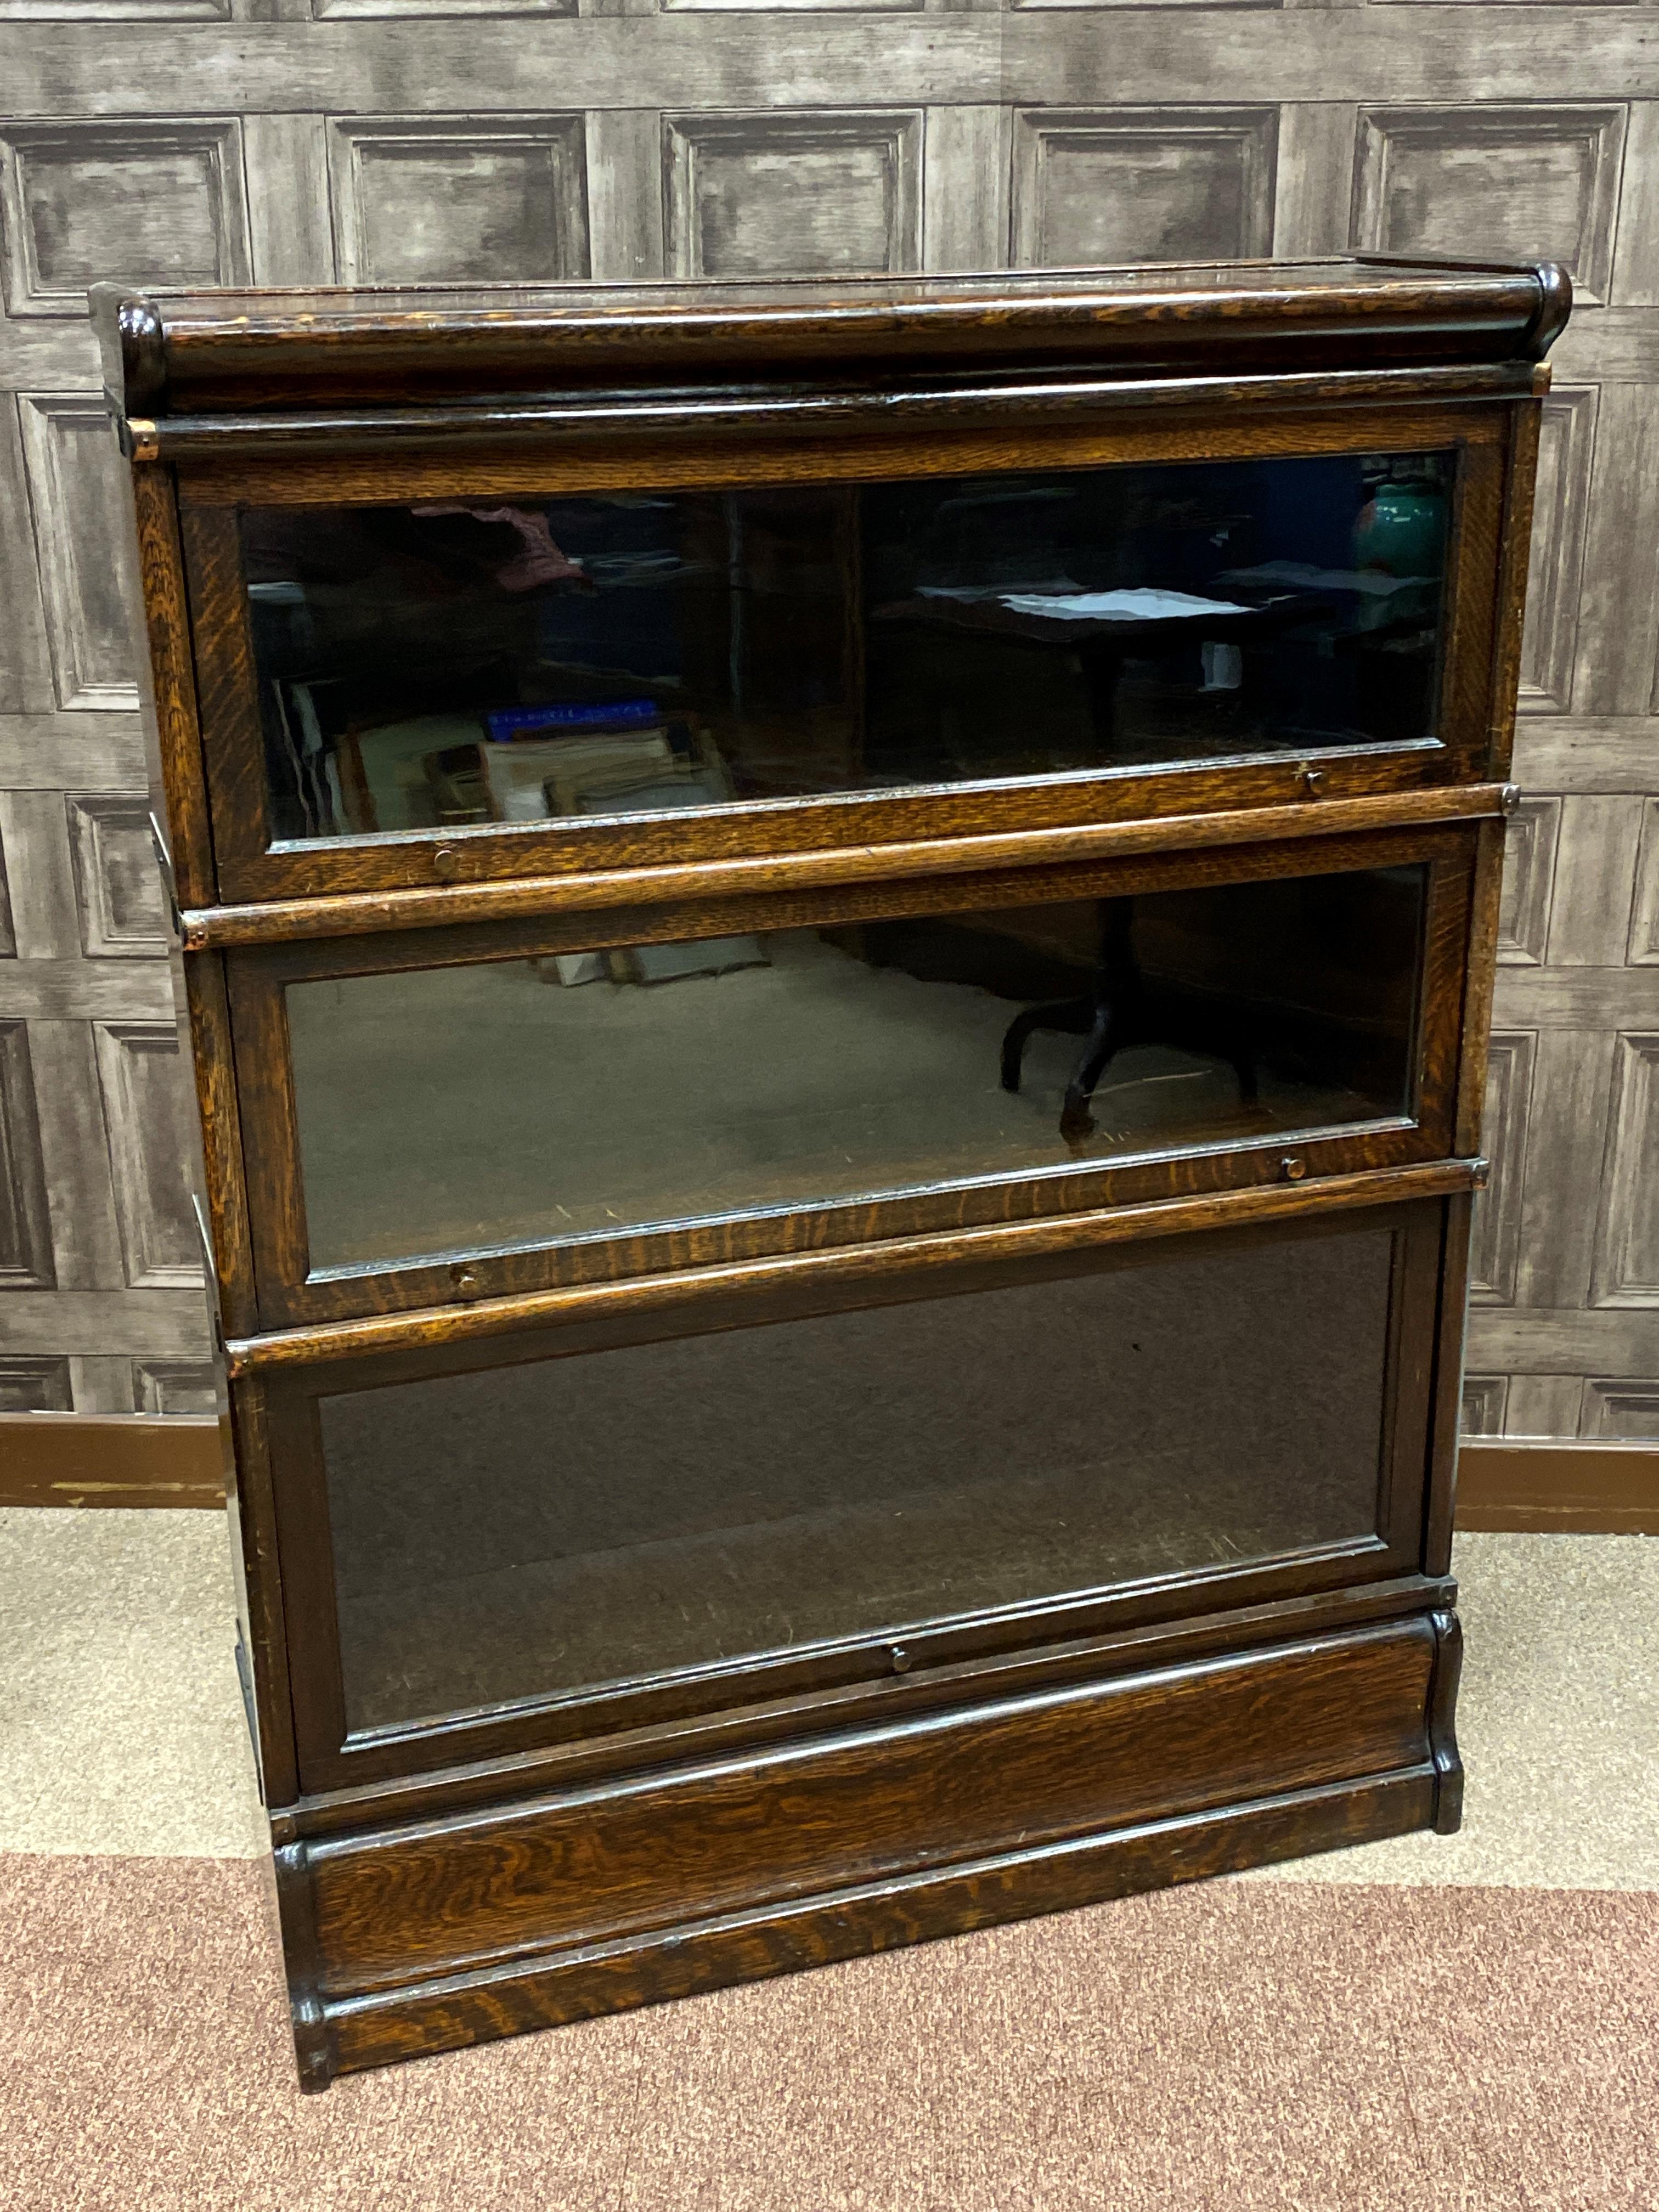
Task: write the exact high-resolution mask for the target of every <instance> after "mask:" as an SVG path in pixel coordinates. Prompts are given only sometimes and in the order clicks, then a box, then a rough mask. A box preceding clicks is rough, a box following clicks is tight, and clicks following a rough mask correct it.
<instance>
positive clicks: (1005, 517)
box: [242, 453, 1451, 838]
mask: <svg viewBox="0 0 1659 2212" xmlns="http://www.w3.org/2000/svg"><path fill="white" fill-rule="evenodd" d="M1450 466H1451V464H1450V459H1449V456H1447V455H1443V454H1434V453H1423V454H1413V455H1406V456H1395V457H1389V456H1386V455H1383V456H1373V457H1370V458H1365V457H1362V456H1358V455H1340V456H1334V457H1329V458H1322V459H1286V460H1253V461H1229V462H1180V463H1169V464H1163V465H1146V466H1136V467H1129V468H1118V469H1097V470H1074V471H1048V472H1046V473H1035V472H1025V473H1019V474H1013V473H1010V474H1006V475H999V476H989V477H950V478H944V479H933V480H928V481H925V482H918V483H886V484H873V485H869V486H865V487H858V486H836V485H825V486H810V485H809V486H801V487H798V488H782V489H753V490H745V491H738V492H731V493H714V492H683V493H673V494H667V493H665V494H661V495H656V494H649V493H644V492H627V493H612V494H606V495H598V494H594V495H585V496H582V497H572V498H567V499H553V500H539V501H513V502H507V503H496V504H490V503H489V502H484V501H478V502H467V501H434V502H428V503H426V504H422V505H416V506H411V507H328V508H317V507H306V508H300V507H291V508H283V509H274V510H271V509H256V510H253V511H251V512H249V513H245V514H244V516H243V518H242V543H243V557H244V562H245V567H246V576H247V581H248V591H249V595H250V601H251V618H252V635H253V646H254V655H255V659H256V662H257V665H258V676H259V691H260V705H261V714H262V718H263V721H264V732H265V750H266V769H267V776H268V782H269V795H270V823H271V829H272V833H273V835H274V836H276V837H278V838H308V837H319V836H364V835H367V834H372V833H374V832H375V831H388V830H399V829H401V830H410V829H435V828H442V827H447V826H452V825H458V824H465V823H489V822H527V821H542V820H547V819H550V818H554V817H569V816H588V815H596V814H598V815H617V814H641V813H647V814H652V813H657V814H659V813H663V812H665V811H672V810H674V809H676V808H681V807H687V806H704V807H706V806H710V805H721V804H726V803H729V802H731V801H733V800H738V801H741V800H753V799H784V798H798V797H801V796H805V795H810V794H811V793H826V792H842V791H856V790H885V789H890V788H895V787H903V786H914V785H918V784H936V783H954V782H961V781H976V780H986V779H996V778H1006V777H1011V776H1028V775H1046V774H1050V773H1058V772H1065V771H1067V770H1072V771H1076V770H1082V769H1103V768H1112V767H1124V766H1131V765H1134V764H1146V763H1158V762H1169V761H1177V760H1202V759H1212V758H1217V757H1223V756H1227V755H1232V754H1237V753H1240V752H1261V751H1263V750H1266V751H1272V750H1275V749H1279V748H1285V747H1294V748H1296V749H1297V750H1310V749H1316V748H1323V747H1328V746H1332V745H1348V744H1371V743H1377V742H1382V741H1395V740H1403V739H1412V738H1422V737H1425V736H1428V735H1431V734H1432V733H1433V726H1434V697H1435V684H1436V678H1437V661H1438V635H1439V625H1440V617H1441V602H1442V580H1443V566H1444V554H1445V538H1446V513H1447V498H1448V493H1449V483H1450Z"/></svg>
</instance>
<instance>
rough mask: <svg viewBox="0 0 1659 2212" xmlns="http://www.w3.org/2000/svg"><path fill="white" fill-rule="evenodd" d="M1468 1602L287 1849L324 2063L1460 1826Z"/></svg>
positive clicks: (289, 1905) (393, 2056) (293, 1924)
mask: <svg viewBox="0 0 1659 2212" xmlns="http://www.w3.org/2000/svg"><path fill="white" fill-rule="evenodd" d="M1456 1651H1457V1624H1456V1621H1455V1616H1453V1615H1452V1614H1450V1613H1434V1614H1419V1615H1417V1616H1415V1617H1413V1618H1412V1619H1409V1620H1403V1621H1398V1620H1397V1621H1394V1622H1390V1623H1388V1624H1386V1625H1383V1626H1375V1627H1368V1628H1362V1629H1354V1630H1349V1631H1346V1632H1332V1633H1328V1634H1325V1635H1319V1636H1310V1637H1304V1638H1298V1639H1297V1641H1295V1642H1293V1643H1290V1642H1285V1643H1279V1644H1272V1645H1269V1646H1267V1647H1265V1648H1260V1649H1255V1650H1245V1651H1239V1652H1235V1653H1229V1654H1225V1655H1224V1656H1220V1657H1210V1658H1206V1659H1202V1660H1198V1661H1194V1662H1187V1663H1185V1664H1183V1665H1179V1666H1170V1667H1165V1668H1159V1669H1157V1670H1154V1671H1148V1672H1142V1673H1139V1674H1128V1675H1124V1674H1118V1675H1115V1676H1114V1677H1111V1678H1110V1679H1107V1680H1081V1681H1076V1682H1073V1683H1071V1684H1068V1685H1066V1686H1064V1687H1061V1688H1059V1689H1053V1688H1050V1689H1047V1690H1045V1691H1044V1692H1042V1693H1040V1694H1037V1695H1031V1696H1024V1697H1020V1698H1014V1699H1008V1698H1003V1699H997V1700H994V1701H985V1702H981V1703H976V1704H957V1705H951V1706H950V1707H948V1708H945V1709H944V1710H941V1711H936V1712H932V1713H929V1714H927V1715H926V1716H924V1717H921V1718H920V1719H917V1718H911V1719H908V1720H907V1721H906V1722H904V1723H902V1724H898V1725H893V1726H888V1727H883V1728H878V1729H861V1730H859V1731H856V1732H847V1733H842V1734H838V1735H822V1736H817V1737H809V1736H805V1735H803V1737H802V1738H801V1739H799V1740H797V1741H793V1742H788V1743H785V1744H782V1745H772V1746H769V1747H767V1748H766V1749H765V1750H764V1751H763V1752H761V1753H757V1754H755V1755H753V1756H751V1757H749V1758H747V1759H725V1760H721V1761H720V1762H718V1763H703V1764H699V1765H684V1766H680V1767H666V1768H658V1769H656V1770H654V1771H650V1772H647V1773H634V1774H630V1775H626V1776H622V1777H618V1778H614V1779H612V1780H610V1781H608V1782H605V1783H602V1784H598V1785H588V1786H585V1787H583V1788H581V1789H573V1790H564V1791H560V1792H557V1793H553V1794H549V1795H545V1796H540V1797H538V1798H537V1799H535V1800H533V1801H529V1802H518V1803H512V1804H502V1805H501V1806H496V1807H487V1808H483V1809H482V1810H480V1811H477V1812H472V1813H469V1814H462V1815H458V1816H455V1817H453V1818H448V1819H441V1820H431V1821H428V1822H425V1823H410V1824H407V1825H405V1826H400V1827H398V1828H384V1829H380V1830H374V1831H369V1832H359V1833H355V1834H346V1835H331V1836H329V1837H327V1838H325V1839H323V1840H321V1841H318V1842H313V1843H309V1844H307V1843H303V1842H301V1843H291V1844H286V1845H284V1846H283V1848H282V1849H281V1850H278V1852H277V1854H276V1866H277V1889H278V1897H279V1900H280V1903H281V1907H282V1918H283V1940H284V1944H285V1948H286V1950H287V1955H288V1968H289V1985H290V1992H291V1996H292V2000H293V2008H294V2021H295V2042H296V2047H297V2051H298V2057H299V2062H300V2072H301V2082H302V2085H303V2086H304V2087H307V2088H308V2089H320V2088H325V2087H327V2086H328V2084H329V2082H330V2081H331V2080H332V2079H333V2078H334V2076H335V2075H337V2074H339V2073H343V2072H349V2071H352V2070H355V2069H360V2068H364V2067H369V2066H376V2065H382V2064H386V2063H391V2062H392V2061H396V2060H400V2059H404V2058H410V2057H420V2056H422V2055H424V2054H427V2053H430V2052H435V2051H446V2050H452V2049H455V2048H458V2047H459V2046H461V2045H467V2044H471V2043H478V2042H484V2041H489V2040H491V2039H494V2038H495V2037H498V2036H505V2035H513V2034H517V2033H521V2032H522V2031H524V2030H526V2029H528V2028H534V2027H555V2026H559V2025H562V2024H564V2023H567V2022H569V2021H576V2020H580V2019H586V2018H589V2017H592V2016H593V2015H598V2014H602V2013H608V2012H614V2011H621V2010H624V2009H626V2008H629V2007H631V2006H634V2005H640V2004H648V2003H653V2002H660V2001H663V2000H665V1999H668V1998H672V1997H682V1996H694V1995H696V1994H698V1993H700V1992H702V1991H706V1990H713V1989H718V1988H720V1987H722V1986H724V1985H726V1984H729V1983H734V1982H742V1981H750V1980H759V1979H762V1978H766V1977H768V1976H770V1975H774V1974H782V1973H790V1972H796V1971H798V1970H799V1969H801V1968H804V1967H808V1966H820V1965H825V1964H829V1963H830V1962H831V1961H834V1960H842V1959H848V1958H852V1957H855V1956H859V1955H862V1954H869V1953H873V1952H878V1951H885V1950H891V1949H896V1948H899V1947H900V1946H902V1945H904V1944H908V1943H916V1942H925V1941H927V1940H929V1939H930V1938H933V1937H935V1936H949V1935H956V1934H960V1933H963V1932H965V1931H967V1930H969V1929H975V1928H982V1927H987V1926H992V1925H994V1924H995V1923H1000V1922H1004V1921H1010V1920H1017V1919H1021V1918H1027V1917H1032V1916H1034V1915H1036V1914H1039V1913H1044V1912H1052V1911H1061V1910H1064V1909H1066V1908H1067V1907H1070V1906H1075V1905H1085V1904H1094V1903H1099V1902H1102V1901H1103V1900H1106V1899H1112V1898H1116V1897H1121V1896H1127V1895H1129V1894H1131V1893H1133V1892H1136V1891H1139V1890H1146V1889H1152V1888H1157V1887H1162V1886H1164V1885H1167V1884H1170V1883H1174V1882H1177V1881H1194V1880H1197V1879H1199V1878H1200V1877H1203V1876H1206V1875H1216V1874H1225V1873H1230V1872H1233V1871H1236V1870H1237V1869H1241V1868H1244V1867H1248V1866H1254V1865H1259V1864H1263V1863H1268V1862H1271V1861H1273V1860H1276V1859H1284V1858H1293V1857H1299V1856H1302V1855H1303V1854H1305V1853H1309V1852H1312V1851H1316V1850H1333V1849H1335V1848H1338V1847H1340V1846H1341V1845H1344V1844H1355V1843H1362V1842H1365V1841H1368V1840H1370V1839H1371V1838H1376V1837H1380V1836H1385V1835H1399V1834H1403V1833H1406V1832H1408V1831H1410V1830H1413V1829H1418V1828H1427V1827H1436V1828H1440V1829H1442V1830H1446V1829H1449V1828H1451V1827H1455V1826H1456V1822H1457V1814H1458V1792H1459V1784H1460V1783H1461V1770H1460V1769H1459V1766H1458V1763H1457V1754H1456V1749H1455V1741H1454V1738H1453V1735H1452V1729H1451V1717H1452V1715H1451V1707H1452V1701H1453V1699H1454V1697H1455V1674H1456Z"/></svg>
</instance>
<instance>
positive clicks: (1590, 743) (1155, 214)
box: [0, 0, 1659, 1437]
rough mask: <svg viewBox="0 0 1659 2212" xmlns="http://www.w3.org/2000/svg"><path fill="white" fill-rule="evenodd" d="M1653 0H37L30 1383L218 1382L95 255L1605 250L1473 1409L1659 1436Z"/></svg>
mask: <svg viewBox="0 0 1659 2212" xmlns="http://www.w3.org/2000/svg"><path fill="white" fill-rule="evenodd" d="M1656 20H1659V18H1656V15H1655V12H1654V9H1652V8H1651V7H1632V8H1622V7H1617V6H1605V5H1598V4H1583V5H1578V6H1565V7H1558V6H1548V5H1546V6H1519V7H1510V8H1505V7H1497V6H1488V5H1485V4H1481V3H1480V0H1464V3H1463V4H1453V5H1447V6H1437V5H1424V4H1417V0H1360V4H1357V5H1347V6H1339V7H1329V8H1324V7H1318V6H1315V7H1305V8H1304V7H1289V8H1278V7H1272V6H1261V7H1257V6H1249V5H1244V6H1231V7H1227V6H1218V7H1212V6H1206V5H1203V4H1197V5H1175V6H1170V7H1164V8H1157V7H1151V8H1148V7H1124V6H1117V5H1104V6H1096V5H1089V4H1082V5H1077V4H1044V0H1028V3H1027V4H1012V5H1010V6H1007V7H1006V8H1003V9H997V8H995V7H980V6H976V5H974V4H971V0H969V4H968V5H957V4H949V0H946V3H945V4H940V0H873V3H872V4H869V5H866V6H862V7H860V6H856V5H846V4H840V0H823V4H815V0H793V4H785V5H782V6H777V7H774V8H771V9H755V8H747V7H744V6H743V5H742V4H733V0H594V4H590V0H0V215H3V303H4V316H3V320H0V386H3V403H0V857H3V887H0V1156H3V1174H0V1407H75V1408H79V1409H82V1410H85V1411H131V1410H133V1409H135V1408H136V1409H139V1410H143V1409H153V1410H160V1411H163V1412H173V1411H183V1410H190V1409H194V1408H198V1407H203V1406H204V1405H205V1404H206V1403H207V1401H208V1377H207V1371H206V1369H205V1366H204V1344H205V1332H204V1317H203V1306H202V1300H201V1297H200V1294H199V1291H198V1288H197V1264H196V1260H195V1253H194V1239H193V1235H192V1231H191V1225H190V1218H189V1213H188V1209H187V1206H186V1201H185V1193H184V1188H183V1184H182V1180H181V1175H180V1167H179V1163H180V1160H181V1158H182V1157H183V1154H184V1150H185V1147H184V1146H183V1144H182V1142H181V1139H180V1129H181V1125H182V1121H183V1117H184V1115H185V1111H186V1107H185V1087H184V1084H183V1082H182V1080H181V1071H180V1069H179V1064H178V1060H177V1057H176V1053H175V1048H174V1043H173V1029H172V1006H171V1000H170V994H169V985H168V975H167V966H166V963H165V960H164V958H163V953H164V939H163V932H164V928H165V921H164V917H163V915H162V911H161V902H160V899H159V896H158V893H157V889H156V885H155V876H154V871H153V868H152V866H151V862H150V858H149V848H148V842H147V839H146V835H145V830H144V808H143V803H142V799H141V790H142V780H143V779H142V771H141V766H140V745H139V735H138V726H137V715H136V712H135V703H136V702H135V693H134V690H133V683H132V656H131V643H130V641H129V638H128V635H127V629H126V623H125V617H124V615H123V611H122V599H121V594H120V592H119V591H118V575H117V574H116V572H115V564H116V562H118V559H119V558H120V557H121V550H120V547H121V525H120V522H119V519H118V516H119V509H118V501H117V497H116V477H115V473H114V472H115V469H116V466H117V462H116V456H115V450H114V447H113V443H112V440H111V438H110V437H109V435H108V433H107V431H106V428H105V425H104V422H103V417H102V413H101V410H100V405H99V403H98V400H97V398H96V387H97V381H98V379H97V371H96V368H95V366H94V352H93V348H92V345H91V343H90V340H89V338H88V333H87V331H86V330H85V328H84V326H83V323H82V313H83V308H82V294H83V291H84V288H85V286H86V285H87V283H88V281H89V280H91V279H92V278H94V277H96V276H121V277H125V278H129V279H134V280H138V281H145V280H149V281H157V282H160V281H167V282H172V283H178V282H181V281H182V282H191V283H216V282H224V283H240V282H244V281H246V280H248V279H250V278H252V280H254V281H255V282H258V283H271V284H295V283H315V282H324V283H327V282H332V281H336V280H340V281H348V282H349V281H360V282H366V283H380V282H387V281H404V280H422V279H427V280H437V279H447V278H454V277H545V278H557V277H566V276H586V275H589V274H592V275H593V276H607V277H626V276H648V275H653V274H656V273H659V272H661V271H667V272H669V273H671V274H673V275H678V276H721V275H727V274H747V273H751V272H757V271H764V270H781V269H787V270H799V269H811V268H882V269H890V270H910V269H956V268H969V267H975V266H980V267H984V266H993V265H1000V264H1004V263H1008V262H1012V263H1015V264H1021V265H1036V264H1043V263H1050V264H1057V263H1076V262H1079V261H1091V260H1123V259H1147V258H1151V259H1160V258H1170V257H1181V256H1211V255H1233V254H1260V253H1264V252H1279V253H1281V254H1304V255H1305V254H1314V253H1322V252H1328V251H1331V250H1334V249H1340V248H1341V247H1343V246H1347V245H1349V244H1351V243H1352V244H1358V245H1363V246H1393V247H1399V248H1413V247H1417V248H1428V249H1432V250H1436V251H1451V252H1475V251H1486V250H1493V251H1502V252H1513V253H1516V254H1526V255H1534V254H1538V253H1541V252H1544V253H1549V254H1553V255H1554V256H1556V257H1558V258H1560V259H1562V260H1564V261H1565V262H1566V263H1568V264H1570V265H1571V268H1572V270H1573V271H1574V273H1575V276H1576V279H1577V286H1578V298H1579V301H1580V306H1579V309H1578V312H1577V316H1576V317H1575V319H1574V322H1573V325H1572V327H1571V331H1570V332H1569V334H1568V336H1567V337H1566V339H1565V342H1564V343H1563V344H1562V345H1561V346H1560V347H1559V349H1557V354H1556V390H1555V393H1554V396H1553V398H1552V399H1551V401H1550V403H1549V407H1548V413H1547V420H1546V427H1545V435H1544V441H1543V475H1542V482H1541V490H1540V497H1539V501H1538V517H1537V529H1536V544H1535V551H1534V562H1535V576H1534V593H1533V604H1532V610H1531V617H1530V623H1529V629H1528V645H1527V656H1526V671H1525V689H1524V697H1523V710H1524V715H1525V720H1524V721H1523V724H1522V737H1521V741H1520V745H1519V751H1518V763H1517V774H1518V777H1519V780H1520V781H1521V782H1522V785H1523V787H1524V788H1525V790H1526V793H1527V798H1526V801H1525V804H1524V805H1523V807H1522V811H1521V814H1520V816H1519V817H1518V819H1517V821H1516V824H1515V828H1514V846H1513V853H1512V859H1511V866H1510V876H1509V880H1508V884H1507V906H1506V912H1505V930H1504V954H1503V957H1504V971H1503V975H1502V979H1501V981H1500V985H1499V991H1498V1022H1497V1035H1496V1036H1495V1039H1494V1042H1493V1048H1492V1149H1493V1152H1494V1155H1495V1158H1496V1162H1497V1170H1496V1173H1495V1176H1494V1179H1493V1183H1492V1190H1491V1192H1490V1193H1489V1194H1488V1195H1487V1197H1486V1199H1485V1200H1483V1202H1482V1208H1481V1213H1480V1230H1479V1255H1478V1262H1477V1270H1476V1272H1477V1279H1478V1283H1479V1288H1478V1290H1477V1292H1476V1310H1475V1311H1474V1316H1473V1317H1472V1323H1471V1339H1470V1346H1471V1356H1470V1366H1471V1369H1472V1376H1471V1381H1470V1384H1469V1414H1468V1425H1469V1426H1470V1428H1471V1429H1472V1430H1474V1431H1481V1432H1489V1433H1499V1432H1501V1433H1507V1434H1510V1435H1527V1434H1543V1435H1550V1436H1560V1437H1570V1436H1578V1435H1582V1436H1590V1437H1653V1436H1659V654H1656V636H1659V46H1656V43H1655V42H1654V40H1652V38H1651V34H1650V33H1651V26H1652V25H1653V24H1654V22H1655V21H1656Z"/></svg>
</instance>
